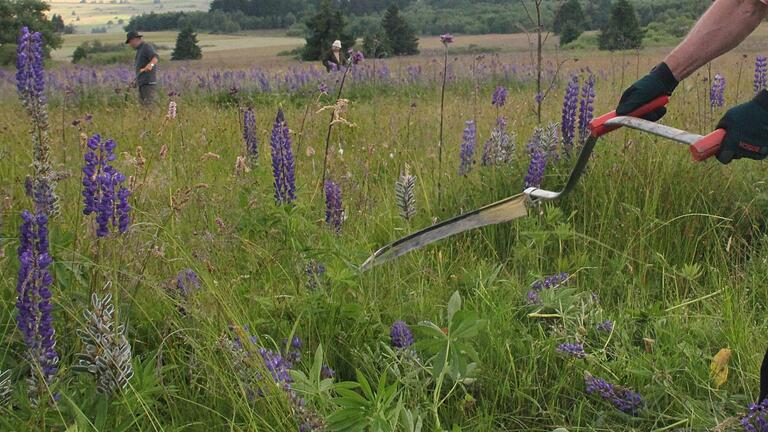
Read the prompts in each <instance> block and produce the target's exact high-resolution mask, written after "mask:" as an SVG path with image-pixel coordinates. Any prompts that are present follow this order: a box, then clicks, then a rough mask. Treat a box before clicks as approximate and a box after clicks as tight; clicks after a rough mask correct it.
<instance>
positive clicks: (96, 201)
mask: <svg viewBox="0 0 768 432" xmlns="http://www.w3.org/2000/svg"><path fill="white" fill-rule="evenodd" d="M87 145H88V151H87V152H86V153H85V156H84V160H85V164H84V166H83V192H82V195H83V214H85V215H86V216H88V215H90V214H92V213H96V225H97V227H96V235H97V236H98V237H106V236H108V235H109V233H110V226H112V227H114V228H117V232H118V233H120V234H124V233H125V232H126V231H128V227H129V226H130V223H131V210H132V208H131V205H130V204H129V203H128V198H129V197H130V196H131V191H130V190H128V189H127V188H126V187H125V186H124V184H125V176H124V175H123V174H122V173H121V172H119V171H118V170H117V169H115V168H114V167H113V166H112V164H111V162H112V161H114V160H115V158H116V156H115V148H116V147H117V143H115V142H114V141H113V140H111V139H109V140H106V141H102V139H101V136H100V135H99V134H95V135H93V136H92V137H91V138H89V139H88V141H87Z"/></svg>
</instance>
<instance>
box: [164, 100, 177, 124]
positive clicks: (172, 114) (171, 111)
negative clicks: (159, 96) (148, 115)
mask: <svg viewBox="0 0 768 432" xmlns="http://www.w3.org/2000/svg"><path fill="white" fill-rule="evenodd" d="M165 118H166V119H168V120H173V119H175V118H176V101H170V102H168V113H167V114H165Z"/></svg>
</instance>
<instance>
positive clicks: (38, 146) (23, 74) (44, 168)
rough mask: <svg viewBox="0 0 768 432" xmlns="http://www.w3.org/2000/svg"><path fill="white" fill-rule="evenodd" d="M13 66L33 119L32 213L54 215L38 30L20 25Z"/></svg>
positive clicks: (56, 205)
mask: <svg viewBox="0 0 768 432" xmlns="http://www.w3.org/2000/svg"><path fill="white" fill-rule="evenodd" d="M16 69H17V71H16V89H17V90H18V93H19V98H20V99H21V102H22V105H24V108H25V109H26V111H27V114H28V115H29V116H30V117H31V119H32V129H33V131H32V143H33V149H32V154H33V155H34V163H33V166H34V169H35V173H34V176H33V177H32V178H31V186H32V187H31V190H32V193H31V196H32V199H33V201H34V203H35V210H34V212H35V213H36V214H37V213H41V212H43V213H45V214H47V215H50V216H53V215H56V214H58V212H59V198H58V196H57V195H56V191H55V189H56V178H55V174H54V173H53V169H52V166H51V161H50V154H51V148H50V147H51V144H50V140H51V139H50V134H49V124H48V111H47V107H46V99H45V72H44V69H43V40H42V36H41V35H40V33H39V32H35V33H30V31H29V29H28V28H27V27H22V28H21V33H20V34H19V38H18V47H17V50H16Z"/></svg>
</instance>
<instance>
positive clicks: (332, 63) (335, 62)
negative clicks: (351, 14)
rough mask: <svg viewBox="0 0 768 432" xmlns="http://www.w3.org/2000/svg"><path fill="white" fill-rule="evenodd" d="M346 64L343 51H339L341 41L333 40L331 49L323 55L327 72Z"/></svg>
mask: <svg viewBox="0 0 768 432" xmlns="http://www.w3.org/2000/svg"><path fill="white" fill-rule="evenodd" d="M345 64H347V58H346V57H344V53H342V52H341V41H340V40H338V39H337V40H335V41H333V45H331V50H330V51H328V54H326V55H325V57H323V65H324V66H325V69H326V70H327V71H328V72H331V71H337V70H339V69H341V66H343V65H345Z"/></svg>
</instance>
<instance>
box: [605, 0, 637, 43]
mask: <svg viewBox="0 0 768 432" xmlns="http://www.w3.org/2000/svg"><path fill="white" fill-rule="evenodd" d="M598 41H599V47H600V49H601V50H608V51H617V50H626V49H638V48H640V46H641V45H642V44H643V30H642V29H641V28H640V23H639V22H638V20H637V14H635V8H634V7H632V4H631V3H630V2H629V0H618V1H617V2H616V3H615V4H614V5H613V7H612V9H611V18H610V19H609V20H608V24H607V25H606V26H605V28H603V29H602V30H601V32H600V36H599V39H598Z"/></svg>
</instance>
